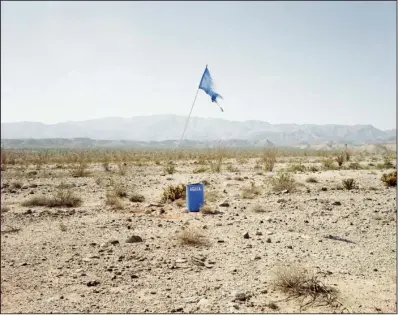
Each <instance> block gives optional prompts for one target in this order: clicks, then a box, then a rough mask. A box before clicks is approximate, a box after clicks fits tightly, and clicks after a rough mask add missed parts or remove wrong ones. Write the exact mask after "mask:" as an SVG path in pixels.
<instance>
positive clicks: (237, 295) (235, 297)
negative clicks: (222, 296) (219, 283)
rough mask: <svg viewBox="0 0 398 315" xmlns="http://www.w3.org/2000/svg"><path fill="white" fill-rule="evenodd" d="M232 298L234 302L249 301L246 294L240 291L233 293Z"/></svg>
mask: <svg viewBox="0 0 398 315" xmlns="http://www.w3.org/2000/svg"><path fill="white" fill-rule="evenodd" d="M231 296H232V302H235V301H246V299H247V296H246V293H245V292H242V291H239V290H235V291H232V293H231Z"/></svg>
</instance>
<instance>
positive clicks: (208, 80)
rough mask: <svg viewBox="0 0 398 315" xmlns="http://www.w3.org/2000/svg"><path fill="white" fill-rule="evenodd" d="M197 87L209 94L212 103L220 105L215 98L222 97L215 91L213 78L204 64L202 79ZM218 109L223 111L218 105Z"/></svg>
mask: <svg viewBox="0 0 398 315" xmlns="http://www.w3.org/2000/svg"><path fill="white" fill-rule="evenodd" d="M199 89H201V90H203V91H205V92H206V94H207V95H209V96H210V98H211V101H212V102H213V103H216V104H217V105H218V106H220V105H219V104H218V102H217V100H218V99H219V98H221V99H223V97H222V96H221V95H220V94H218V93H217V92H216V91H215V86H214V82H213V78H212V77H211V75H210V72H209V69H207V66H206V69H205V72H203V75H202V79H201V80H200V84H199ZM220 109H221V111H222V112H223V111H224V110H223V109H222V108H221V106H220Z"/></svg>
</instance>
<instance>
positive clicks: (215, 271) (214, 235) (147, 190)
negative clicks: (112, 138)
mask: <svg viewBox="0 0 398 315" xmlns="http://www.w3.org/2000/svg"><path fill="white" fill-rule="evenodd" d="M339 162H340V164H341V165H340V166H339ZM395 164H396V154H395V149H394V150H390V151H388V152H384V153H377V152H373V153H372V152H371V153H366V152H349V154H347V152H323V151H322V152H321V151H311V152H310V151H308V152H307V151H305V152H304V151H300V152H297V153H295V152H279V151H278V150H277V149H274V150H267V151H258V152H257V151H256V152H249V151H242V152H235V151H232V150H229V151H228V150H221V149H217V150H216V149H214V150H202V151H200V150H198V151H195V152H193V151H192V152H188V151H187V152H183V153H181V152H171V151H170V152H169V151H167V150H163V151H159V152H156V151H154V152H144V151H133V150H130V151H109V152H108V151H107V152H105V153H104V152H102V151H95V150H92V151H84V152H83V151H82V152H80V151H78V150H76V151H65V152H63V151H62V152H61V151H60V152H58V151H51V152H44V153H43V152H30V151H15V150H14V151H13V150H2V172H1V175H2V177H1V184H2V185H1V221H2V224H1V310H2V312H4V313H14V312H22V313H42V312H46V313H49V312H53V313H71V312H72V313H80V312H84V313H99V312H101V313H105V312H107V313H144V312H151V313H153V312H156V313H162V312H165V313H170V312H175V313H218V312H222V313H278V312H281V313H287V312H322V313H333V312H335V313H336V312H345V313H352V312H354V313H375V312H379V313H396V311H397V309H396V307H397V306H396V279H397V278H396V189H395V188H396V187H395V186H394V180H393V173H394V171H395V185H396V170H395ZM383 174H390V175H388V176H385V177H384V181H382V180H381V178H382V176H383ZM197 182H201V183H204V185H205V203H206V204H205V205H204V206H203V207H202V209H201V211H199V212H188V211H187V210H186V202H185V200H184V198H185V195H184V191H185V190H184V185H185V184H188V183H197ZM180 184H182V185H180ZM170 185H172V187H171V186H170ZM178 185H180V186H178ZM173 189H174V191H173ZM174 199H175V200H174Z"/></svg>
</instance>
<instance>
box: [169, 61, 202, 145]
mask: <svg viewBox="0 0 398 315" xmlns="http://www.w3.org/2000/svg"><path fill="white" fill-rule="evenodd" d="M207 66H208V65H206V69H207ZM203 75H204V73H203ZM202 79H203V76H202ZM202 79H201V80H200V83H202ZM199 86H200V84H199ZM199 90H200V88H198V90H197V91H196V95H195V98H194V100H193V103H192V106H191V110H190V112H189V115H188V118H187V122H186V123H185V128H184V131H183V133H182V136H181V139H180V141H179V142H178V146H177V148H179V147H180V145H181V141H182V140H183V139H184V135H185V131H186V130H187V127H188V122H189V118H191V114H192V110H193V107H194V106H195V102H196V98H197V97H198V94H199Z"/></svg>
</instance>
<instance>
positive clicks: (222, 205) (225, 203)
mask: <svg viewBox="0 0 398 315" xmlns="http://www.w3.org/2000/svg"><path fill="white" fill-rule="evenodd" d="M220 207H229V203H228V202H227V201H224V202H223V203H221V204H220Z"/></svg>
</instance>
